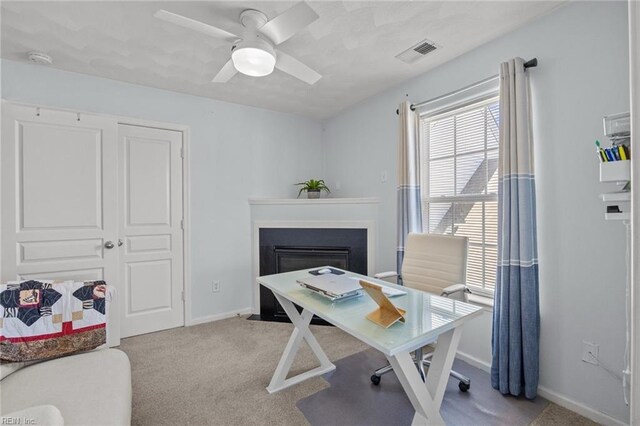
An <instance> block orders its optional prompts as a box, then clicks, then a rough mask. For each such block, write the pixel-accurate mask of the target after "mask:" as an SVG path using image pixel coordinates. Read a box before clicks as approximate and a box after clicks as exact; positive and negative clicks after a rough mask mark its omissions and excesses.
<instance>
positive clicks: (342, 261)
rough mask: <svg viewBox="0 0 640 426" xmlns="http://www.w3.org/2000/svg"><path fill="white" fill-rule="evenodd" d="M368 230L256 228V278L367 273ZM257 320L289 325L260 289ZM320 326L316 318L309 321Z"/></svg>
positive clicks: (277, 304)
mask: <svg viewBox="0 0 640 426" xmlns="http://www.w3.org/2000/svg"><path fill="white" fill-rule="evenodd" d="M368 243H369V241H368V229H367V228H344V227H342V228H331V227H328V228H310V227H301V228H292V227H289V228H259V229H258V252H259V256H258V259H259V275H260V276H263V275H271V274H278V273H283V272H290V271H296V270H300V269H307V268H314V267H319V266H334V267H337V268H341V269H345V270H349V271H353V272H356V273H360V274H364V275H366V274H367V273H368V256H367V252H368ZM259 292H260V293H259V296H260V304H259V307H260V319H261V320H263V321H281V322H288V321H289V318H288V317H287V314H286V313H285V312H284V310H283V309H282V307H281V306H280V304H279V303H278V302H277V300H276V299H275V297H274V296H273V293H271V291H270V290H268V289H266V288H264V287H262V286H260V289H259ZM312 322H313V323H316V324H321V323H323V321H322V320H320V319H319V318H314V320H313V321H312Z"/></svg>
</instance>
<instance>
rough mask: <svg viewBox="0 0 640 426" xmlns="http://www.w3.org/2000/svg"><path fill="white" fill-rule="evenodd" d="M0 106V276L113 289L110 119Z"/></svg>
mask: <svg viewBox="0 0 640 426" xmlns="http://www.w3.org/2000/svg"><path fill="white" fill-rule="evenodd" d="M2 107H3V108H2V144H1V147H0V157H1V165H2V171H1V176H2V185H1V190H2V209H1V212H2V228H1V229H2V244H1V256H0V258H1V262H0V279H1V280H2V281H8V280H16V279H38V278H41V279H61V280H68V279H72V280H79V281H82V280H99V279H104V280H105V281H107V282H108V283H110V284H113V285H115V286H116V287H118V280H117V274H118V267H117V263H118V252H117V250H115V249H108V248H107V247H110V244H109V242H110V241H116V239H117V232H118V228H117V220H118V219H117V211H116V209H114V207H113V206H114V205H116V203H117V201H118V200H117V185H118V175H117V173H118V167H117V144H116V141H117V124H116V122H115V120H113V119H107V118H102V117H96V116H90V115H77V114H74V113H69V112H63V111H52V110H47V109H36V108H33V107H24V106H17V105H10V104H6V103H3V105H2ZM114 316H115V317H116V318H113V321H115V322H114V323H112V324H114V325H115V326H116V327H115V328H114V329H116V330H117V328H118V327H117V321H118V316H117V315H114Z"/></svg>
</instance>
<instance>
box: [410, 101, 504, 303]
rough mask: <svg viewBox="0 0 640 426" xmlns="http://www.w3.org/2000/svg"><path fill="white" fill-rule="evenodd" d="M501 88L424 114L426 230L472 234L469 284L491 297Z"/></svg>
mask: <svg viewBox="0 0 640 426" xmlns="http://www.w3.org/2000/svg"><path fill="white" fill-rule="evenodd" d="M499 114H500V112H499V104H498V97H497V93H493V94H491V95H490V96H483V97H482V98H480V99H475V100H473V101H467V102H465V103H464V104H459V105H453V106H451V107H449V108H447V109H446V112H440V113H436V114H429V113H427V114H424V115H422V116H421V128H422V130H421V131H422V143H423V149H422V157H423V158H422V166H423V169H422V180H423V182H422V199H423V203H424V206H423V215H424V217H423V224H424V225H423V226H424V228H425V229H424V231H425V232H429V233H434V234H450V235H461V236H466V237H468V238H469V255H468V264H467V265H468V266H467V285H468V286H469V288H470V289H471V290H472V291H473V292H474V293H477V294H483V295H486V296H493V290H494V288H495V281H496V263H497V243H498V129H499V125H498V123H499Z"/></svg>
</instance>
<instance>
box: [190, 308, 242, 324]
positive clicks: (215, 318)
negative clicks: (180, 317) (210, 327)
mask: <svg viewBox="0 0 640 426" xmlns="http://www.w3.org/2000/svg"><path fill="white" fill-rule="evenodd" d="M252 310H253V309H252V308H251V307H249V308H242V309H238V310H235V311H230V312H223V313H221V314H214V315H206V316H204V317H198V318H191V321H189V322H188V323H187V324H185V325H186V326H187V327H188V326H190V325H197V324H205V323H207V322H213V321H220V320H223V319H227V318H233V317H235V316H238V315H249V314H250V313H251V312H252Z"/></svg>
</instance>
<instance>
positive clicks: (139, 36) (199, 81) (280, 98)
mask: <svg viewBox="0 0 640 426" xmlns="http://www.w3.org/2000/svg"><path fill="white" fill-rule="evenodd" d="M293 4H295V2H290V1H275V2H260V1H224V2H218V1H215V2H204V1H199V2H198V1H195V2H194V1H179V2H157V1H141V2H132V1H115V2H107V1H100V2H58V1H46V2H12V1H2V6H1V7H2V31H1V37H2V38H1V40H2V44H1V49H2V50H1V56H2V57H3V58H6V59H11V60H18V61H26V60H27V59H26V55H25V53H26V52H28V51H31V50H37V51H42V52H45V53H48V54H50V55H51V56H53V58H54V63H53V66H54V67H56V68H60V69H64V70H68V71H75V72H79V73H84V74H90V75H96V76H100V77H106V78H111V79H115V80H122V81H127V82H130V83H136V84H142V85H147V86H152V87H158V88H162V89H168V90H173V91H177V92H183V93H189V94H193V95H198V96H206V97H209V98H213V99H219V100H224V101H229V102H234V103H239V104H245V105H252V106H256V107H262V108H268V109H272V110H277V111H284V112H291V113H298V114H304V115H307V116H310V117H313V118H326V117H329V116H331V115H333V114H335V113H337V112H338V111H340V110H342V109H344V108H346V107H348V106H350V105H353V104H355V103H357V102H358V101H360V100H362V99H365V98H367V97H369V96H371V95H373V94H375V93H378V92H381V91H383V90H384V89H387V88H389V87H391V86H394V85H396V84H398V83H400V82H401V81H403V80H406V79H409V78H411V77H413V76H416V75H418V74H421V73H423V72H425V71H427V70H429V69H431V68H433V67H435V66H437V65H439V64H442V63H443V62H446V61H448V60H450V59H452V58H454V57H456V56H458V55H460V54H462V53H465V52H467V51H469V50H472V49H473V48H475V47H477V46H479V45H481V44H483V43H485V42H487V41H489V40H491V39H493V38H495V37H498V36H499V35H502V34H505V33H507V32H509V31H511V30H513V29H515V28H517V27H520V26H522V25H523V24H525V23H526V22H528V21H531V20H533V19H535V18H536V17H538V16H541V15H543V14H545V13H548V12H549V11H550V10H552V9H554V8H556V7H558V6H559V5H561V4H562V2H561V1H395V2H382V1H332V2H324V1H311V2H309V4H310V6H311V7H312V8H313V9H314V10H315V11H316V12H317V13H318V15H320V19H318V20H317V21H315V22H314V23H312V24H311V25H309V26H308V27H307V28H305V29H304V30H302V31H301V32H299V33H298V34H296V35H295V36H294V37H292V38H291V39H289V40H287V41H285V42H284V43H283V44H281V45H280V46H279V48H280V49H281V50H282V51H283V52H285V53H288V54H290V55H292V56H295V57H296V58H298V59H299V60H301V61H302V62H304V63H305V64H307V65H309V66H310V67H312V68H313V69H315V70H316V71H318V72H319V73H320V74H322V75H323V78H322V79H321V80H320V81H319V82H318V83H316V84H315V85H313V86H309V85H307V84H306V83H303V82H301V81H299V80H297V79H295V78H293V77H291V76H289V75H286V74H283V73H282V72H280V71H278V70H275V71H274V72H273V74H271V75H269V76H267V77H262V78H252V77H247V76H244V75H242V74H237V75H236V76H235V77H234V78H233V79H232V80H231V81H230V82H228V83H225V84H215V83H211V79H212V78H213V76H214V75H215V74H216V73H217V72H218V70H219V69H220V68H221V67H222V66H223V65H224V63H225V62H226V61H227V60H228V59H229V55H230V44H229V43H227V42H224V41H220V40H216V39H213V38H210V37H207V36H205V35H202V34H199V33H195V32H192V31H189V30H187V29H184V28H181V27H177V26H174V25H171V24H168V23H166V22H162V21H159V20H158V19H155V18H154V17H153V14H154V12H156V11H157V10H158V9H161V8H162V9H166V10H169V11H172V12H175V13H180V14H184V15H186V16H189V17H192V18H194V19H198V20H201V21H203V22H206V23H210V24H213V25H216V26H219V27H220V28H223V29H227V30H229V31H231V32H234V33H239V32H240V28H241V26H240V24H239V23H238V16H239V15H240V12H241V11H242V10H244V9H247V8H253V9H258V10H261V11H263V12H265V13H266V14H267V16H268V17H269V18H272V17H274V16H276V15H278V14H280V13H282V12H284V11H285V10H286V9H288V8H289V7H291V6H292V5H293ZM425 38H427V39H430V40H432V41H434V42H436V43H437V44H439V45H441V46H442V49H439V50H437V51H435V52H432V53H430V54H428V55H427V56H426V57H425V58H424V59H422V60H421V61H419V62H417V63H415V64H413V65H408V64H405V63H403V62H401V61H399V60H398V59H396V58H395V56H396V55H397V54H398V53H400V52H402V51H404V50H405V49H407V48H409V47H411V46H413V45H414V44H416V43H418V42H420V41H422V40H423V39H425Z"/></svg>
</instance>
